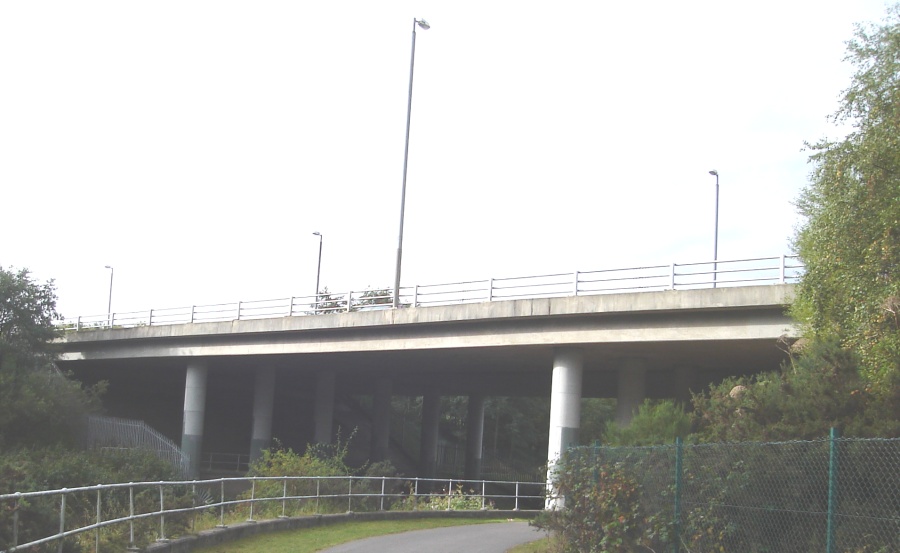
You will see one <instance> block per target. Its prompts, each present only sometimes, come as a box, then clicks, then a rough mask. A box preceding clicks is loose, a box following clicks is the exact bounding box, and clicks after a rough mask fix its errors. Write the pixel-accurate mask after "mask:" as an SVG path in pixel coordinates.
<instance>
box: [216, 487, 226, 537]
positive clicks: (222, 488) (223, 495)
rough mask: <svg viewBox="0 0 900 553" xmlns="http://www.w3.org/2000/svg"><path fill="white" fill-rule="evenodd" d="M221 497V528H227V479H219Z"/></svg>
mask: <svg viewBox="0 0 900 553" xmlns="http://www.w3.org/2000/svg"><path fill="white" fill-rule="evenodd" d="M219 484H220V486H219V488H220V490H221V491H220V492H219V493H220V494H221V495H220V499H219V526H218V527H219V528H225V480H220V481H219Z"/></svg>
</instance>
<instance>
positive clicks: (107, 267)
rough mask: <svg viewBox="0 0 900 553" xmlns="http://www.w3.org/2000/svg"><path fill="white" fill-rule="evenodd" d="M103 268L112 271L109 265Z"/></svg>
mask: <svg viewBox="0 0 900 553" xmlns="http://www.w3.org/2000/svg"><path fill="white" fill-rule="evenodd" d="M103 268H104V269H112V267H110V266H109V265H104V266H103Z"/></svg>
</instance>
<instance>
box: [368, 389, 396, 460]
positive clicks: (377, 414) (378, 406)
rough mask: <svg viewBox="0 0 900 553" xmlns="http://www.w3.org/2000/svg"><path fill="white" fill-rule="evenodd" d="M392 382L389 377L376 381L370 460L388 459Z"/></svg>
mask: <svg viewBox="0 0 900 553" xmlns="http://www.w3.org/2000/svg"><path fill="white" fill-rule="evenodd" d="M392 392H393V382H391V377H390V375H385V376H384V377H382V378H379V379H378V382H377V383H376V385H375V401H374V402H373V405H374V412H373V413H372V460H373V461H384V460H385V459H387V458H388V452H389V449H390V439H391V394H392Z"/></svg>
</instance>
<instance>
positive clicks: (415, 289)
mask: <svg viewBox="0 0 900 553" xmlns="http://www.w3.org/2000/svg"><path fill="white" fill-rule="evenodd" d="M418 306H419V285H418V284H416V285H415V286H414V287H413V301H412V307H418Z"/></svg>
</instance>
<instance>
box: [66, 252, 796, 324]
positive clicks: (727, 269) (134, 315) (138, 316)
mask: <svg viewBox="0 0 900 553" xmlns="http://www.w3.org/2000/svg"><path fill="white" fill-rule="evenodd" d="M803 270H804V268H803V265H802V263H801V262H800V260H799V258H798V257H797V256H793V255H782V256H779V257H759V258H749V259H730V260H718V261H700V262H693V263H671V264H667V265H650V266H645V267H626V268H620V269H602V270H595V271H574V272H571V273H555V274H547V275H534V276H519V277H509V278H488V279H482V280H472V281H466V282H452V283H446V284H429V285H417V286H405V287H401V289H400V304H401V305H402V306H404V307H409V306H415V307H427V306H436V305H453V304H463V303H478V302H488V301H501V300H515V299H526V298H552V297H566V296H588V295H595V294H613V293H622V292H642V291H658V290H691V289H697V288H712V287H730V286H751V285H762V284H779V283H792V282H797V281H798V279H799V277H800V276H801V275H802V273H803ZM392 300H393V291H392V289H390V288H386V289H374V290H373V289H368V290H365V291H362V292H360V291H350V292H336V293H328V294H327V295H323V294H320V295H318V296H315V295H310V296H299V297H289V298H275V299H267V300H252V301H236V302H228V303H219V304H212V305H190V306H183V307H168V308H162V309H147V310H143V311H132V312H127V313H104V314H102V315H85V316H77V317H67V318H66V319H64V320H63V321H60V325H61V326H63V327H64V328H67V329H73V330H82V329H88V330H89V329H97V328H110V327H121V328H127V327H134V326H157V325H169V324H184V323H198V322H222V321H234V320H250V319H266V318H275V317H293V316H299V315H321V314H327V313H339V312H349V311H377V310H383V309H390V308H391V304H392Z"/></svg>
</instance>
